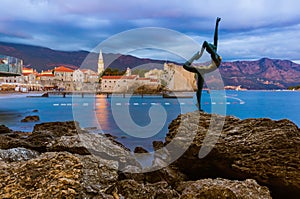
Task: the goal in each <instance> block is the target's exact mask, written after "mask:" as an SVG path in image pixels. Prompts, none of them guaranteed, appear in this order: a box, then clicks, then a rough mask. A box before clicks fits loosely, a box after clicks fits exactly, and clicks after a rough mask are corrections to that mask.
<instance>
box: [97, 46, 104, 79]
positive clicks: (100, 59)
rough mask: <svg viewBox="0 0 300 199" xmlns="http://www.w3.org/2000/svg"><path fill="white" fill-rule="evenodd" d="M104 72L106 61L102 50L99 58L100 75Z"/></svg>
mask: <svg viewBox="0 0 300 199" xmlns="http://www.w3.org/2000/svg"><path fill="white" fill-rule="evenodd" d="M103 71H104V60H103V55H102V50H101V49H100V52H99V57H98V74H101V73H102V72H103Z"/></svg>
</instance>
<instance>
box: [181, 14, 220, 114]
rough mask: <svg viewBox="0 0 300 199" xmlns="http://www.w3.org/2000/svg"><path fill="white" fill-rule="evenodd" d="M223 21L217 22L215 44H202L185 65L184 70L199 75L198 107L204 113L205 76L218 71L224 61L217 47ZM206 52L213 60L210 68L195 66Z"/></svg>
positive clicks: (218, 19) (218, 20)
mask: <svg viewBox="0 0 300 199" xmlns="http://www.w3.org/2000/svg"><path fill="white" fill-rule="evenodd" d="M220 21H221V18H219V17H217V20H216V26H215V34H214V44H210V43H208V42H207V41H204V42H203V44H202V48H201V50H200V51H198V52H197V53H196V54H195V55H194V56H193V57H192V58H191V59H189V60H188V61H187V62H185V64H184V65H183V68H184V69H185V70H187V71H189V72H192V73H196V75H197V88H198V89H197V92H196V95H197V107H198V110H199V111H203V110H202V109H201V94H202V89H203V84H204V78H203V75H204V74H205V73H210V72H212V71H214V70H216V69H217V68H218V67H219V66H220V64H221V61H222V57H221V56H220V55H218V54H217V46H218V26H219V22H220ZM204 50H206V51H207V52H208V53H209V54H210V57H211V59H212V62H211V64H210V65H208V66H193V65H192V63H193V61H195V60H198V59H199V58H200V57H201V56H202V54H203V52H204Z"/></svg>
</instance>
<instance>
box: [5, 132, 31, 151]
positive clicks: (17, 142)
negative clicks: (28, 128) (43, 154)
mask: <svg viewBox="0 0 300 199" xmlns="http://www.w3.org/2000/svg"><path fill="white" fill-rule="evenodd" d="M18 147H23V148H27V149H32V146H31V145H30V144H29V143H28V142H26V140H24V139H19V138H18V137H17V138H14V137H11V136H10V135H9V134H8V135H0V149H12V148H18Z"/></svg>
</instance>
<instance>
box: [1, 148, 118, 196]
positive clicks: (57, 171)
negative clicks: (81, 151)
mask: <svg viewBox="0 0 300 199" xmlns="http://www.w3.org/2000/svg"><path fill="white" fill-rule="evenodd" d="M108 163H109V164H108ZM107 165H110V167H108V166H107ZM113 165H114V166H113ZM116 168H117V162H112V161H110V162H105V160H99V159H97V157H94V156H80V155H73V154H70V153H67V152H47V153H44V154H42V155H41V156H39V157H37V158H34V159H31V160H28V161H21V162H14V163H5V162H1V161H0V180H1V184H0V198H113V197H112V196H111V195H107V194H105V193H104V192H105V191H106V190H107V189H108V188H109V187H110V186H112V185H114V184H115V183H116V182H117V180H118V175H117V170H116Z"/></svg>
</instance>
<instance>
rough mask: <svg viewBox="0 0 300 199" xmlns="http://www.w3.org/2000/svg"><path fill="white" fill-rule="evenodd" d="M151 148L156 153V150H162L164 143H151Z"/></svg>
mask: <svg viewBox="0 0 300 199" xmlns="http://www.w3.org/2000/svg"><path fill="white" fill-rule="evenodd" d="M152 146H153V149H154V150H155V151H156V150H159V149H161V148H163V147H164V143H163V142H162V141H153V142H152Z"/></svg>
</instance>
